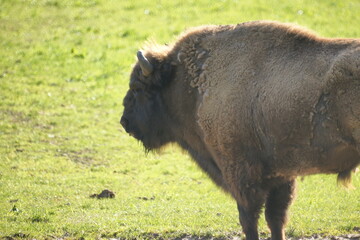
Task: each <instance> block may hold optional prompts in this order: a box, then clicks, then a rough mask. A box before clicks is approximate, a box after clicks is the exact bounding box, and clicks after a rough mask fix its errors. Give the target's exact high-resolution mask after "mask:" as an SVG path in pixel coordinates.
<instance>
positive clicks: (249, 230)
mask: <svg viewBox="0 0 360 240" xmlns="http://www.w3.org/2000/svg"><path fill="white" fill-rule="evenodd" d="M237 207H238V210H239V219H240V224H241V227H242V229H243V232H244V233H245V236H246V240H258V239H259V234H258V229H257V228H258V220H259V215H260V212H261V207H262V203H261V204H260V203H257V204H251V206H250V207H246V206H244V205H241V204H239V203H238V204H237Z"/></svg>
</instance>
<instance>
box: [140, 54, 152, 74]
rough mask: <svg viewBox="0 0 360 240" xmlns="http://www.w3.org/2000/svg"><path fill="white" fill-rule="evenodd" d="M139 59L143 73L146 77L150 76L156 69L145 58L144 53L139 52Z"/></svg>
mask: <svg viewBox="0 0 360 240" xmlns="http://www.w3.org/2000/svg"><path fill="white" fill-rule="evenodd" d="M137 58H138V60H139V65H140V68H141V71H142V73H143V75H144V76H145V77H147V76H149V75H150V74H151V73H152V72H153V71H154V67H153V65H152V64H151V63H150V62H149V60H148V59H147V58H146V57H145V56H144V54H143V52H142V51H138V52H137Z"/></svg>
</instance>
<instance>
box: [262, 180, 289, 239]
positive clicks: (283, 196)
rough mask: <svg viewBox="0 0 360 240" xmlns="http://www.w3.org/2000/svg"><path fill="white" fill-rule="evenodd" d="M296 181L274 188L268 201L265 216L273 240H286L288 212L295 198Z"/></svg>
mask: <svg viewBox="0 0 360 240" xmlns="http://www.w3.org/2000/svg"><path fill="white" fill-rule="evenodd" d="M295 185H296V184H295V180H292V181H289V182H286V183H284V184H282V185H280V186H276V187H274V188H272V189H271V190H270V192H269V195H268V197H267V200H266V206H265V207H266V210H265V216H266V221H267V223H268V226H269V228H270V231H271V239H272V240H285V231H284V227H285V224H286V222H287V211H288V208H289V206H290V204H291V202H292V200H293V198H294V192H295Z"/></svg>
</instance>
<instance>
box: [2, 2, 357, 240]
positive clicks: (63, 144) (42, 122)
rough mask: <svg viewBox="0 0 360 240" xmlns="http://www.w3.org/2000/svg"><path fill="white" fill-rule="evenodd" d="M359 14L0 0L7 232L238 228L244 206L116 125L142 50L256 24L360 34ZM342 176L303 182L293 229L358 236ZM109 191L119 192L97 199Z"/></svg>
mask: <svg viewBox="0 0 360 240" xmlns="http://www.w3.org/2000/svg"><path fill="white" fill-rule="evenodd" d="M359 12H360V2H359V1H357V0H353V1H350V0H349V1H340V0H338V1H336V0H331V1H329V0H322V1H320V0H319V1H310V0H295V1H285V0H284V1H275V0H254V1H250V0H249V1H240V0H239V1H236V0H233V1H230V0H229V1H227V0H223V1H205V0H188V1H165V0H161V1H160V0H157V1H145V0H137V1H134V0H122V1H115V0H83V1H80V0H74V1H70V0H0V238H1V237H3V238H5V237H13V238H27V239H31V238H37V239H45V238H60V237H62V238H70V239H71V238H81V237H83V238H111V237H117V238H129V239H135V238H159V237H164V238H175V237H180V236H184V235H196V236H215V237H231V236H235V235H237V234H240V232H241V229H240V227H239V224H238V219H237V218H238V214H237V210H236V204H235V202H234V201H233V200H232V199H231V198H230V197H229V196H227V195H226V194H224V193H223V192H222V191H221V190H219V189H217V188H216V187H215V186H214V184H213V183H211V182H210V180H209V179H208V178H207V177H206V176H205V175H204V174H203V173H202V172H201V171H200V170H199V169H198V168H197V167H196V165H195V164H194V163H193V162H192V161H191V160H190V158H189V157H188V156H187V155H185V154H184V153H182V152H181V151H180V150H179V149H178V148H177V147H175V146H170V147H168V148H166V149H165V150H164V151H163V153H162V154H153V153H150V154H149V155H147V156H146V155H145V154H144V151H143V148H142V146H141V145H140V144H139V143H137V142H136V141H135V140H134V139H132V138H130V137H129V136H128V135H127V134H125V133H124V131H123V130H122V128H121V127H120V125H119V123H118V122H119V119H120V116H121V113H122V104H121V103H122V98H123V96H124V94H125V91H126V90H127V87H128V78H129V74H130V71H131V66H132V64H133V63H134V60H135V53H136V51H137V50H138V49H139V48H141V46H142V45H143V44H144V42H145V41H147V40H149V39H153V40H156V41H157V42H159V43H167V42H170V41H172V40H173V39H174V38H175V36H176V35H177V34H179V33H180V32H182V31H183V30H184V29H186V28H188V27H191V26H196V25H201V24H230V23H231V24H232V23H239V22H243V21H249V20H257V19H272V20H279V21H283V22H294V23H298V24H300V25H303V26H306V27H308V28H310V29H313V30H315V31H317V32H318V33H319V34H321V35H322V36H329V37H357V38H359V37H360V28H359V22H360V15H359ZM353 180H354V181H353V182H354V185H355V186H357V187H358V188H359V187H360V177H359V174H358V175H356V176H355V177H354V178H353ZM335 182H336V180H335V176H313V177H308V178H306V179H305V180H304V181H300V182H299V187H298V188H299V190H298V198H297V200H296V202H295V204H294V205H293V206H292V208H291V214H290V215H291V219H290V223H289V225H288V228H287V234H288V235H290V236H304V235H312V234H315V233H320V234H344V233H353V232H356V229H358V228H359V227H360V202H359V199H360V191H359V190H353V191H347V190H344V189H342V188H339V187H337V186H336V183H335ZM106 188H108V189H110V190H112V191H114V192H115V194H116V198H115V199H106V200H98V199H93V198H89V195H91V194H93V193H99V192H100V191H101V190H103V189H106ZM260 231H261V232H262V234H263V236H267V235H266V234H268V233H269V231H268V229H267V227H266V224H265V222H264V219H263V218H262V219H261V222H260Z"/></svg>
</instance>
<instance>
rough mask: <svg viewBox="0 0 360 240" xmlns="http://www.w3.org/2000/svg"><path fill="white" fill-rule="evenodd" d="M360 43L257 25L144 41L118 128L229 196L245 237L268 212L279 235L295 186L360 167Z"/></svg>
mask: <svg viewBox="0 0 360 240" xmlns="http://www.w3.org/2000/svg"><path fill="white" fill-rule="evenodd" d="M359 99H360V40H359V39H329V38H321V37H319V36H317V35H316V34H313V33H310V32H309V31H307V30H304V29H302V28H299V27H295V26H293V25H289V24H281V23H277V22H268V21H258V22H248V23H243V24H239V25H231V26H203V27H198V28H194V29H191V30H190V31H188V32H186V33H185V34H183V35H182V36H181V37H180V38H179V39H178V40H177V41H176V42H175V43H174V44H173V45H170V46H163V47H159V46H149V47H148V48H147V49H146V50H145V51H144V52H141V51H139V52H138V62H137V64H136V65H135V67H134V69H133V71H132V74H131V79H130V90H129V91H128V92H127V94H126V96H125V99H124V103H123V104H124V113H123V116H122V118H121V124H122V125H123V127H124V128H125V130H126V132H128V133H129V134H131V135H132V136H134V137H135V138H136V139H138V140H140V141H141V142H142V143H143V145H144V146H145V148H146V149H147V150H152V149H157V148H160V147H161V146H163V145H165V144H167V143H170V142H175V143H178V144H179V145H180V146H181V147H182V148H184V149H186V150H187V151H188V152H189V154H190V155H191V156H192V157H193V158H194V160H195V161H196V162H197V163H198V165H199V166H200V167H201V168H202V169H203V170H204V171H205V172H206V173H207V174H208V175H209V176H210V178H211V179H212V180H213V181H214V182H215V183H216V184H217V185H218V186H220V187H221V188H222V189H224V190H225V191H227V192H229V193H230V194H231V195H232V196H233V197H234V198H235V200H236V201H237V204H238V210H239V214H240V222H241V225H242V228H243V231H244V233H245V235H246V239H248V240H250V239H251V240H252V239H258V231H257V222H258V217H259V213H260V211H261V208H262V207H263V205H265V208H266V210H265V216H266V220H267V223H268V226H269V228H270V230H271V237H272V239H285V234H284V225H285V224H286V221H287V209H288V207H289V205H290V204H291V201H292V199H293V197H294V189H295V179H296V177H297V176H305V175H309V174H318V173H337V174H338V179H339V180H340V181H343V182H345V183H348V182H349V180H350V177H351V172H352V170H354V169H355V168H356V166H357V165H358V164H359V163H360V100H359Z"/></svg>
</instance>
